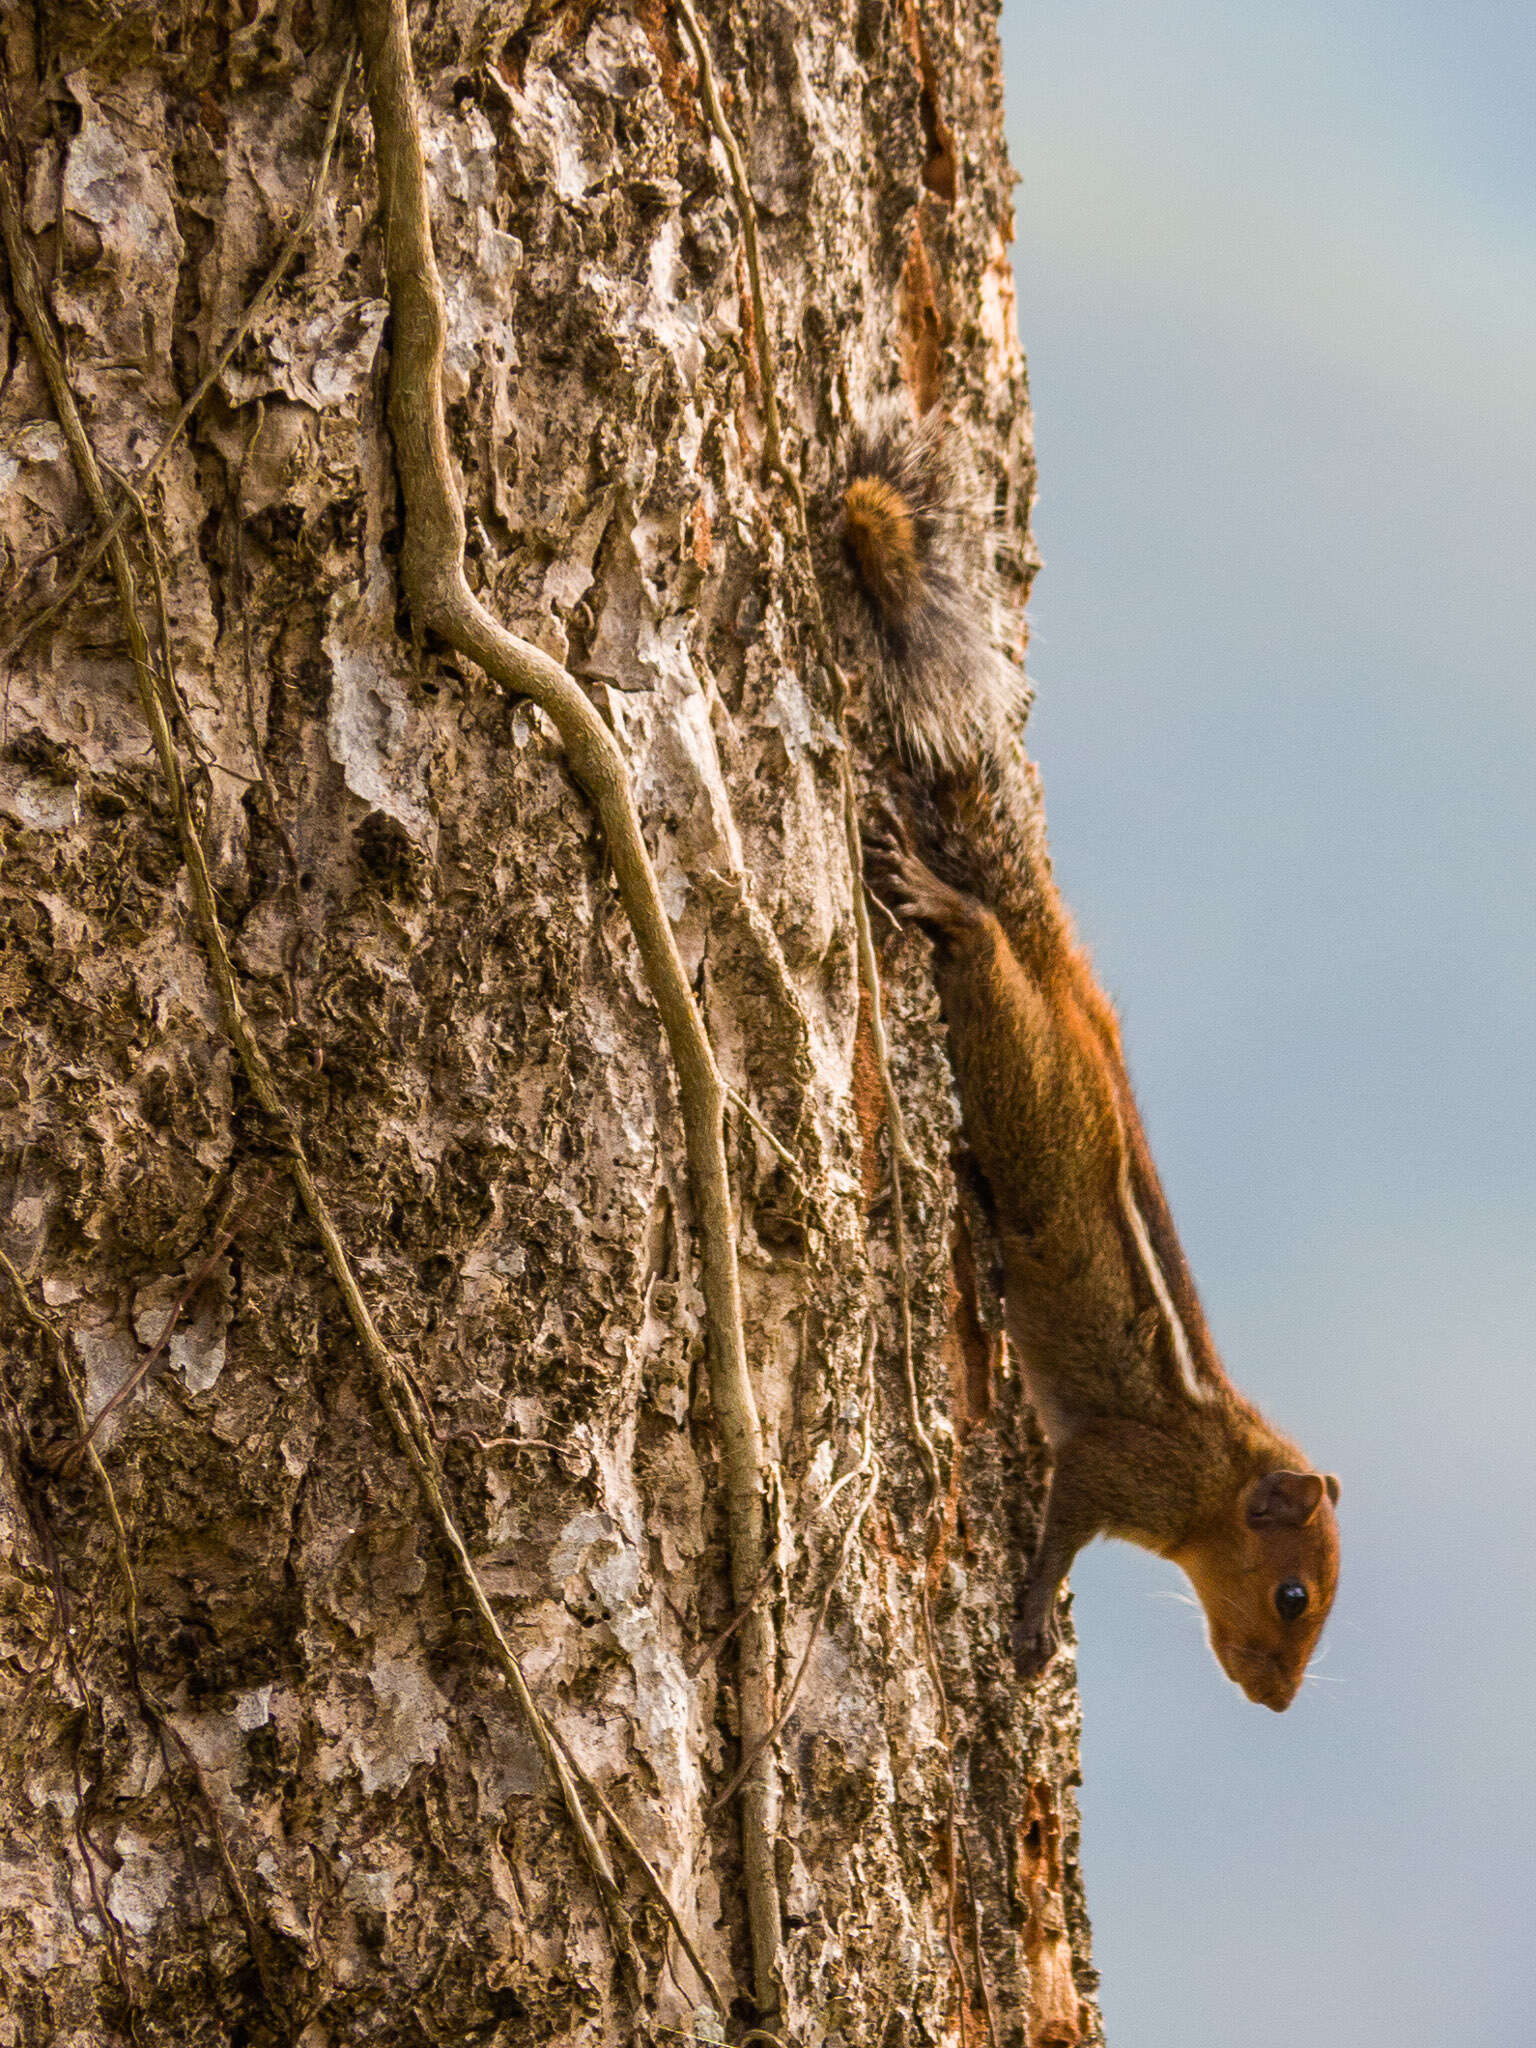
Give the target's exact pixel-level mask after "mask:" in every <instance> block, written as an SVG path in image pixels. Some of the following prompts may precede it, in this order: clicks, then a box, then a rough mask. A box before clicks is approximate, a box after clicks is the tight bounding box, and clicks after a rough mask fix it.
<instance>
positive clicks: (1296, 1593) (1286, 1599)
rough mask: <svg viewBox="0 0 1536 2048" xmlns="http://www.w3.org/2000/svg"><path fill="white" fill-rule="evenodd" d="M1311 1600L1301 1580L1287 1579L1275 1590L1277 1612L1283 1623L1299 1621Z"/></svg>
mask: <svg viewBox="0 0 1536 2048" xmlns="http://www.w3.org/2000/svg"><path fill="white" fill-rule="evenodd" d="M1310 1598H1311V1595H1310V1594H1309V1593H1308V1591H1307V1589H1306V1587H1305V1586H1304V1585H1303V1584H1302V1583H1301V1581H1300V1579H1287V1580H1286V1581H1285V1582H1284V1584H1283V1585H1279V1586H1276V1588H1275V1612H1276V1613H1277V1614H1278V1615H1279V1617H1280V1619H1281V1620H1282V1621H1299V1620H1300V1618H1301V1616H1302V1615H1304V1614H1305V1613H1306V1611H1307V1603H1308V1601H1309V1600H1310Z"/></svg>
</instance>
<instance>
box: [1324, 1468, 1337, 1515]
mask: <svg viewBox="0 0 1536 2048" xmlns="http://www.w3.org/2000/svg"><path fill="white" fill-rule="evenodd" d="M1323 1484H1324V1486H1326V1487H1327V1489H1328V1498H1329V1499H1330V1500H1331V1501H1332V1502H1333V1505H1334V1506H1335V1507H1337V1506H1338V1504H1339V1482H1338V1480H1337V1479H1335V1477H1334V1476H1333V1474H1332V1473H1331V1472H1325V1473H1324V1474H1323Z"/></svg>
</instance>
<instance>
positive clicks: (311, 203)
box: [0, 47, 357, 662]
mask: <svg viewBox="0 0 1536 2048" xmlns="http://www.w3.org/2000/svg"><path fill="white" fill-rule="evenodd" d="M356 55H357V53H356V51H355V49H353V48H350V47H349V48H348V50H347V55H346V60H345V62H344V63H343V64H342V67H341V76H340V78H339V79H338V80H337V81H336V90H335V92H334V93H333V94H332V95H331V106H330V112H329V113H328V114H327V116H326V122H325V139H324V141H323V142H322V143H321V145H320V156H319V159H318V161H317V162H316V165H315V174H314V177H313V179H312V180H311V181H310V187H309V197H308V198H307V199H306V200H305V202H304V208H303V211H302V212H301V213H300V215H299V217H298V219H297V220H296V221H295V222H294V224H293V226H292V227H291V228H290V229H289V231H288V234H287V236H286V237H285V238H284V241H283V245H282V247H281V248H280V249H279V250H278V252H277V255H276V257H275V259H274V260H273V264H272V268H271V269H270V270H269V271H268V272H267V274H266V276H265V277H264V278H263V279H262V281H261V283H260V284H259V285H258V286H257V287H256V292H255V295H254V297H253V298H252V299H251V300H250V302H249V304H248V305H247V306H246V309H245V311H244V312H243V313H242V314H241V316H240V318H239V319H238V320H237V321H236V322H235V325H234V327H233V328H232V329H231V331H230V334H229V338H228V340H227V341H226V342H225V344H224V346H223V347H222V348H221V349H220V351H219V353H218V355H217V356H216V357H215V358H214V362H213V367H212V368H211V369H210V370H208V371H207V372H206V373H205V374H204V375H203V376H202V377H200V378H199V379H198V382H197V385H196V388H195V389H194V390H193V393H192V396H191V397H190V398H189V399H187V400H186V402H185V403H184V404H183V406H182V408H181V410H180V412H178V413H177V415H176V417H175V419H174V420H173V421H172V422H171V426H170V431H169V432H168V433H167V435H166V437H165V439H164V440H163V441H162V442H161V443H160V446H159V448H158V449H157V450H156V451H155V453H154V454H153V455H152V456H151V457H150V459H149V461H148V462H147V463H146V464H145V465H144V467H143V469H141V470H140V471H139V472H138V474H137V477H136V479H135V480H136V482H137V483H138V484H139V486H140V487H141V488H142V487H143V486H145V485H146V484H148V483H149V482H150V480H151V479H152V478H153V477H154V476H156V475H157V474H158V473H159V470H160V468H161V466H162V465H163V463H164V462H165V460H166V458H167V456H169V454H170V452H171V450H172V449H173V448H174V447H175V446H176V443H177V442H178V441H179V440H180V439H181V436H182V434H183V432H184V431H185V429H186V425H187V422H188V420H190V419H191V417H192V415H193V413H195V412H196V411H197V408H198V407H199V406H200V405H201V404H202V402H203V400H204V399H205V398H206V397H207V396H208V393H209V392H210V391H211V390H212V389H213V387H214V385H215V384H216V383H217V382H218V381H219V379H220V377H222V376H223V374H224V372H225V370H226V369H227V368H228V367H229V362H230V358H231V357H232V356H233V355H234V353H235V350H236V349H237V348H239V346H240V344H241V343H242V342H243V341H244V340H245V338H246V336H247V335H248V334H249V333H250V331H251V329H252V328H253V327H254V326H255V324H256V322H257V321H258V320H259V319H260V317H261V313H262V309H263V308H264V307H265V305H266V303H267V301H268V299H270V298H271V296H272V294H273V293H274V292H275V291H276V290H277V287H278V286H279V285H280V284H281V283H282V281H283V279H284V277H285V276H286V275H287V272H288V266H289V264H290V263H292V261H293V259H294V257H295V255H296V254H297V253H298V249H299V244H300V243H301V242H302V241H303V240H304V238H305V236H306V235H307V234H308V233H309V231H310V229H311V228H312V227H313V226H314V224H315V217H316V215H317V214H318V213H319V211H320V201H321V199H322V198H323V197H324V196H325V187H326V183H327V180H328V179H329V177H330V174H331V157H332V155H333V153H334V151H335V148H336V136H337V132H338V131H339V129H340V127H341V115H342V109H343V107H344V106H345V105H346V99H347V87H348V86H349V85H350V84H351V82H352V66H353V63H354V61H355V58H356ZM130 511H131V507H125V508H124V509H123V510H122V511H121V512H118V513H116V514H115V515H114V516H112V517H111V518H109V519H108V521H107V523H106V525H105V526H104V527H102V529H101V531H100V532H99V533H98V535H97V538H96V540H95V542H94V543H93V544H92V546H91V547H90V548H89V550H88V551H87V553H86V555H85V557H84V559H83V560H82V561H81V562H80V564H79V566H78V567H77V568H76V570H75V573H74V574H73V575H72V576H71V577H70V579H69V581H68V582H67V583H66V584H65V585H64V588H63V589H62V590H61V591H60V592H59V593H58V595H57V596H56V597H54V598H53V599H51V600H50V602H49V603H48V604H47V605H46V606H45V607H44V609H43V610H42V611H40V612H39V613H38V614H37V615H36V617H35V618H32V619H29V620H28V621H27V623H26V624H25V625H24V626H21V627H19V628H18V629H17V631H16V632H14V633H13V634H12V635H11V637H10V639H9V640H8V641H7V642H6V643H5V645H4V647H0V662H3V661H8V660H9V659H10V657H11V656H12V655H13V654H14V653H15V652H16V650H17V649H18V648H19V647H20V646H21V645H22V643H23V642H24V641H26V640H29V639H30V638H31V636H32V635H33V634H34V633H35V632H36V631H37V630H38V628H39V627H40V626H45V625H47V623H48V621H49V620H50V619H51V618H53V617H55V616H56V615H57V614H58V613H59V612H60V611H62V609H63V608H64V606H65V605H67V604H68V603H69V601H70V599H71V598H72V597H73V596H74V595H75V593H76V591H78V590H79V589H80V587H81V585H82V584H83V583H84V582H85V580H86V578H87V577H88V576H89V575H90V573H91V571H92V570H93V569H94V568H95V567H96V564H97V563H98V562H99V561H100V560H101V558H102V556H103V555H104V554H105V553H106V552H107V550H108V548H109V547H110V546H111V545H112V543H113V541H115V540H116V539H117V538H118V537H119V535H120V534H121V533H122V531H123V528H124V527H125V526H126V525H127V524H128V519H129V513H130ZM39 559H40V561H41V560H46V557H40V558H39ZM35 566H37V564H34V567H35ZM28 573H29V574H30V571H29V572H28Z"/></svg>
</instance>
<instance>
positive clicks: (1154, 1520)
mask: <svg viewBox="0 0 1536 2048" xmlns="http://www.w3.org/2000/svg"><path fill="white" fill-rule="evenodd" d="M973 526H974V521H972V520H970V519H969V518H968V517H967V514H966V509H965V503H964V499H963V496H962V494H961V492H960V490H959V488H958V483H957V479H956V476H955V474H954V471H953V468H952V466H951V463H950V460H949V458H948V455H947V452H946V448H945V444H944V439H943V433H942V428H941V422H940V420H939V418H938V416H937V415H936V414H933V413H930V414H929V415H928V416H927V417H926V418H925V419H923V420H921V421H919V422H918V423H916V424H915V425H914V424H913V423H912V422H911V420H910V419H909V418H908V417H907V416H906V415H905V414H904V413H902V412H900V411H898V410H893V409H887V410H886V411H883V412H881V413H880V414H878V415H877V416H876V417H875V420H874V422H873V424H872V425H871V426H870V427H869V428H867V429H866V430H865V431H864V433H863V434H862V435H861V436H860V438H859V440H858V442H857V444H856V446H855V449H854V452H853V459H852V463H851V466H850V478H849V481H848V484H847V488H846V491H845V493H844V500H843V537H844V540H845V543H846V546H847V550H848V553H849V555H850V556H851V559H852V563H853V566H854V569H855V571H856V574H857V577H858V580H859V582H860V584H861V586H862V588H863V590H864V592H865V593H866V595H867V597H868V598H869V600H870V605H871V608H872V610H873V613H874V620H875V628H876V638H877V641H878V658H877V660H876V662H875V664H874V667H873V698H874V703H875V706H876V709H877V710H878V711H879V713H880V714H881V715H882V716H883V718H884V721H885V724H886V726H887V727H888V730H889V736H890V740H891V743H892V745H893V748H894V752H895V755H896V760H897V764H898V765H897V768H896V772H895V775H894V789H893V798H894V801H893V803H891V804H888V805H885V806H883V807H882V810H881V813H880V817H879V819H878V821H877V823H876V824H875V825H874V826H873V828H872V829H871V830H870V832H869V834H868V837H867V842H866V843H867V848H868V868H869V873H870V877H871V881H872V884H873V885H874V886H875V887H876V888H877V889H878V891H879V892H880V894H881V895H882V897H883V899H884V900H885V901H886V903H887V904H888V905H889V906H890V907H891V908H892V909H893V910H894V911H896V912H897V913H899V914H900V915H902V916H904V917H907V918H910V919H913V920H914V921H915V922H917V923H918V924H920V925H921V926H922V927H923V928H924V929H925V930H926V931H927V933H928V934H929V935H930V937H931V938H932V940H933V946H934V976H935V979H936V981H937V984H938V990H939V996H940V1000H941V1002H942V1005H943V1010H944V1016H945V1019H946V1022H947V1024H948V1026H949V1044H950V1054H951V1057H952V1060H953V1063H954V1068H955V1076H956V1080H957V1082H958V1085H959V1092H960V1107H961V1113H962V1116H963V1119H964V1125H965V1135H966V1139H967V1142H968V1144H969V1146H970V1148H971V1150H972V1152H973V1153H974V1154H975V1157H976V1161H977V1163H978V1165H979V1167H980V1170H981V1174H982V1176H983V1178H984V1179H985V1182H986V1187H987V1190H988V1193H989V1195H990V1199H991V1203H992V1206H993V1209H994V1212H995V1215H996V1219H997V1224H998V1235H999V1240H1000V1245H1001V1250H1002V1258H1003V1271H1004V1292H1005V1297H1006V1324H1007V1329H1008V1335H1009V1340H1010V1342H1011V1344H1012V1346H1013V1348H1014V1350H1015V1351H1016V1353H1017V1356H1018V1359H1019V1364H1020V1370H1021V1372H1022V1374H1023V1378H1024V1384H1025V1387H1026V1390H1027V1391H1028V1394H1029V1398H1030V1401H1031V1403H1032V1405H1033V1407H1034V1409H1035V1412H1036V1414H1037V1416H1038V1417H1039V1419H1040V1423H1041V1426H1042V1428H1043V1429H1044V1431H1045V1434H1046V1437H1047V1439H1048V1441H1049V1443H1050V1447H1051V1455H1052V1473H1051V1484H1050V1493H1049V1498H1048V1500H1047V1504H1046V1511H1045V1517H1044V1521H1043V1524H1042V1527H1041V1529H1040V1533H1039V1538H1038V1541H1037V1543H1036V1547H1035V1552H1034V1556H1033V1558H1032V1560H1031V1562H1030V1565H1029V1569H1028V1572H1027V1574H1026V1575H1025V1576H1024V1578H1023V1581H1022V1583H1021V1586H1020V1589H1019V1601H1018V1609H1017V1619H1016V1624H1015V1636H1014V1645H1015V1654H1016V1657H1017V1661H1018V1665H1019V1669H1020V1671H1021V1673H1022V1674H1023V1675H1024V1676H1026V1677H1033V1676H1036V1675H1038V1674H1039V1673H1040V1672H1041V1671H1042V1670H1043V1669H1044V1668H1045V1666H1046V1664H1047V1663H1048V1662H1049V1661H1050V1658H1051V1656H1052V1655H1053V1654H1054V1651H1055V1649H1056V1647H1057V1644H1058V1640H1059V1638H1058V1634H1057V1625H1056V1620H1055V1610H1056V1604H1057V1594H1058V1593H1059V1591H1060V1589H1061V1586H1062V1583H1063V1581H1064V1579H1065V1578H1066V1575H1067V1572H1068V1570H1069V1568H1070V1566H1071V1563H1072V1560H1073V1558H1074V1557H1075V1556H1076V1554H1077V1552H1078V1551H1079V1550H1080V1549H1081V1548H1082V1547H1083V1545H1084V1544H1085V1543H1088V1542H1090V1541H1091V1540H1092V1538H1094V1537H1095V1536H1119V1537H1123V1538H1125V1539H1126V1540H1128V1541H1129V1542H1132V1543H1139V1544H1141V1545H1142V1546H1143V1547H1144V1548H1145V1549H1148V1550H1153V1551H1157V1552H1158V1553H1159V1554H1160V1555H1162V1556H1164V1557H1168V1558H1171V1559H1172V1560H1173V1561H1174V1562H1175V1563H1176V1564H1178V1565H1179V1566H1181V1567H1182V1569H1183V1570H1184V1571H1185V1572H1186V1573H1187V1574H1188V1576H1189V1578H1190V1580H1191V1581H1192V1583H1193V1585H1194V1587H1195V1590H1196V1592H1197V1593H1198V1594H1199V1596H1200V1601H1201V1604H1202V1606H1203V1607H1204V1609H1205V1615H1206V1620H1207V1623H1208V1626H1209V1631H1210V1640H1211V1647H1212V1649H1213V1650H1214V1652H1215V1654H1216V1658H1217V1661H1218V1663H1219V1664H1220V1665H1221V1668H1222V1669H1223V1671H1225V1673H1226V1674H1227V1676H1228V1677H1229V1678H1230V1679H1232V1680H1233V1681H1234V1682H1235V1683H1236V1684H1237V1685H1239V1686H1240V1687H1241V1688H1242V1690H1243V1691H1244V1692H1245V1693H1246V1694H1247V1695H1248V1697H1249V1699H1251V1700H1256V1701H1259V1702H1260V1703H1262V1704H1263V1705H1264V1706H1267V1707H1272V1708H1274V1709H1275V1711H1276V1712H1281V1711H1283V1710H1284V1709H1285V1708H1286V1707H1288V1706H1289V1705H1290V1703H1291V1701H1292V1700H1293V1699H1294V1698H1295V1696H1296V1692H1297V1690H1298V1688H1299V1687H1300V1684H1301V1681H1302V1678H1303V1676H1304V1674H1305V1671H1306V1667H1307V1660H1308V1658H1309V1657H1310V1656H1311V1654H1312V1650H1313V1647H1314V1645H1315V1644H1316V1642H1317V1638H1318V1635H1319V1633H1320V1632H1321V1630H1322V1626H1323V1623H1324V1621H1325V1620H1326V1619H1327V1616H1328V1610H1329V1608H1330V1606H1331V1605H1332V1602H1333V1595H1334V1587H1335V1583H1336V1581H1337V1577H1338V1555H1339V1539H1338V1525H1337V1523H1336V1521H1335V1519H1334V1512H1333V1509H1334V1503H1335V1502H1336V1501H1337V1500H1338V1497H1339V1487H1338V1481H1337V1480H1336V1479H1335V1478H1333V1477H1332V1475H1331V1474H1329V1475H1324V1474H1321V1473H1318V1472H1314V1471H1312V1470H1311V1469H1310V1468H1309V1467H1308V1464H1307V1461H1306V1459H1305V1457H1304V1456H1303V1455H1302V1453H1301V1452H1300V1451H1299V1450H1298V1449H1297V1447H1296V1446H1295V1444H1293V1443H1291V1442H1290V1441H1289V1440H1288V1439H1287V1438H1286V1437H1283V1436H1281V1435H1280V1434H1279V1433H1278V1432H1277V1431H1276V1430H1274V1429H1272V1428H1271V1427H1270V1425H1269V1424H1268V1423H1267V1422H1266V1421H1265V1420H1264V1418H1263V1416H1262V1415H1260V1414H1259V1412H1258V1410H1257V1409H1256V1408H1255V1407H1254V1406H1253V1405H1252V1404H1251V1403H1250V1402H1248V1401H1246V1400H1244V1399H1243V1397H1242V1395H1241V1394H1239V1393H1238V1392H1237V1390H1236V1388H1234V1387H1233V1385H1232V1384H1231V1382H1230V1381H1229V1380H1228V1378H1227V1377H1226V1374H1225V1373H1224V1372H1223V1371H1222V1368H1221V1363H1220V1360H1219V1359H1218V1357H1217V1355H1216V1350H1215V1346H1214V1345H1213V1343H1212V1341H1211V1337H1210V1333H1209V1331H1208V1330H1207V1328H1206V1323H1205V1318H1204V1316H1203V1315H1202V1313H1201V1309H1200V1302H1199V1298H1198V1296H1197V1295H1196V1293H1195V1287H1194V1282H1193V1280H1192V1279H1191V1277H1190V1272H1189V1268H1188V1266H1187V1264H1186V1263H1185V1259H1184V1254H1183V1251H1182V1250H1181V1248H1180V1245H1179V1240H1178V1237H1177V1235H1176V1233H1175V1231H1174V1227H1173V1219H1172V1217H1171V1215H1170V1214H1169V1210H1168V1204H1167V1201H1166V1200H1165V1198H1164V1195H1163V1190H1162V1186H1161V1184H1160V1182H1159V1180H1158V1176H1157V1169H1156V1167H1155V1166H1154V1165H1153V1163H1152V1157H1151V1154H1150V1152H1149V1150H1148V1148H1147V1140H1146V1136H1145V1133H1144V1132H1143V1130H1142V1125H1141V1119H1140V1116H1139V1115H1138V1113H1137V1109H1136V1103H1135V1099H1134V1097H1133V1096H1132V1093H1131V1084H1130V1081H1129V1078H1128V1076H1127V1074H1126V1068H1125V1061H1124V1057H1123V1055H1122V1052H1121V1048H1120V1030H1119V1025H1118V1023H1117V1021H1116V1018H1115V1013H1114V1010H1113V1008H1112V1007H1111V1005H1110V1002H1109V999H1108V997H1107V996H1105V994H1104V993H1103V991H1102V990H1101V989H1100V988H1099V986H1098V984H1097V983H1096V981H1095V980H1094V977H1093V973H1092V970H1091V968H1090V966H1089V964H1088V960H1087V958H1086V956H1085V954H1084V953H1083V950H1082V948H1081V947H1080V946H1079V945H1078V944H1077V942H1076V940H1075V939H1074V936H1073V932H1072V927H1071V922H1070V919H1069V917H1068V914H1067V912H1066V909H1065V907H1064V906H1063V904H1062V901H1061V898H1060V897H1059V895H1058V894H1057V892H1056V887H1055V884H1054V882H1053V881H1052V879H1051V869H1050V859H1049V855H1048V853H1047V850H1046V844H1045V834H1044V823H1043V815H1042V809H1041V802H1040V791H1039V784H1038V781H1037V778H1036V776H1035V773H1034V770H1033V768H1032V767H1031V766H1030V764H1029V763H1028V761H1027V760H1026V759H1025V756H1024V751H1023V746H1022V741H1021V731H1022V725H1023V717H1024V713H1025V711H1026V710H1027V707H1028V695H1027V688H1026V685H1025V683H1024V679H1023V676H1022V674H1021V672H1020V671H1019V670H1018V668H1016V667H1015V666H1014V664H1013V663H1012V662H1010V661H1009V660H1007V659H1006V658H1005V656H1004V655H1003V654H1002V653H1001V652H1000V651H999V649H998V647H997V646H996V644H995V642H994V639H993V636H992V632H991V630H990V616H989V615H990V612H991V610H992V608H993V605H994V602H995V593H994V592H993V591H992V590H991V588H990V586H989V585H988V583H987V581H986V579H985V578H984V577H979V576H978V575H977V573H976V572H975V571H974V569H972V568H970V567H968V565H967V562H966V553H967V532H968V530H969V529H970V528H972V527H973Z"/></svg>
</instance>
